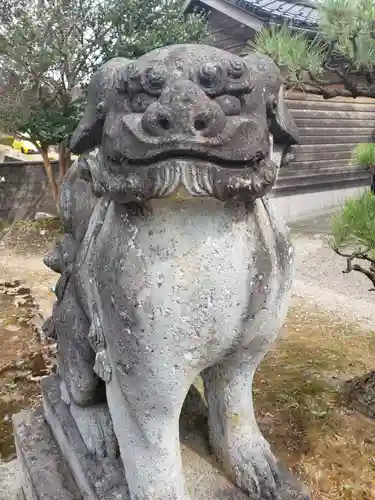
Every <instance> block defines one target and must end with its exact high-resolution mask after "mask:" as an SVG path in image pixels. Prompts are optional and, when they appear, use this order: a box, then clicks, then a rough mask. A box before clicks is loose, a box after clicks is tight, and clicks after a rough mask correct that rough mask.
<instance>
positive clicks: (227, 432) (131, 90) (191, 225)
mask: <svg viewBox="0 0 375 500" xmlns="http://www.w3.org/2000/svg"><path fill="white" fill-rule="evenodd" d="M283 95H284V94H283V87H282V79H281V76H280V72H279V70H278V68H277V67H276V66H275V64H274V63H273V62H272V61H271V60H269V59H268V58H266V57H262V56H258V55H255V54H250V55H248V56H247V57H245V58H240V57H237V56H235V55H232V54H230V53H228V52H225V51H222V50H219V49H216V48H213V47H208V46H201V45H199V46H198V45H180V46H171V47H166V48H163V49H160V50H156V51H153V52H150V53H149V54H146V55H144V56H142V57H140V58H139V59H138V60H136V61H128V60H126V59H121V58H120V59H114V60H111V61H109V62H108V63H107V64H105V65H104V66H103V68H102V69H101V70H100V71H99V72H98V73H97V74H96V75H95V76H94V78H93V81H92V83H91V87H90V90H89V94H88V104H87V109H86V113H85V115H84V117H83V118H82V120H81V123H80V124H79V126H78V128H77V130H76V132H75V133H74V136H73V138H72V143H71V147H72V150H73V152H75V153H78V154H83V156H82V157H81V158H80V159H79V160H78V161H76V162H75V164H74V165H73V167H72V168H71V169H70V171H69V172H68V174H67V176H66V178H65V179H64V182H63V185H62V191H61V214H62V218H63V222H64V231H65V235H64V239H63V240H62V241H61V243H60V244H59V245H58V246H57V247H56V250H55V252H54V254H53V255H50V256H49V257H47V259H46V262H47V264H48V265H49V266H50V267H51V268H53V269H55V270H56V271H57V272H59V273H61V278H60V280H59V283H58V286H57V290H56V294H57V298H58V300H57V303H56V305H55V308H54V312H53V316H52V318H51V319H50V320H49V321H48V324H47V326H48V329H49V332H50V334H51V335H54V336H55V337H56V338H57V342H58V348H59V356H60V358H59V359H60V361H59V376H60V378H61V388H62V391H61V394H62V397H63V399H64V401H65V402H66V403H67V404H68V405H69V406H70V412H71V414H72V416H73V418H74V419H75V421H76V424H77V426H78V428H79V429H80V432H81V435H82V437H83V438H84V440H85V442H86V445H87V447H88V449H89V450H90V452H91V453H94V454H95V453H96V454H97V455H110V456H114V455H115V454H116V450H117V445H118V447H119V451H120V454H121V460H122V462H123V464H124V470H125V475H126V481H127V484H128V488H129V494H130V498H131V500H187V499H188V498H189V494H188V491H187V488H186V486H185V480H184V472H183V467H182V461H181V454H180V442H179V417H180V412H181V408H182V405H183V403H184V400H185V398H186V395H187V393H188V391H189V388H190V386H191V384H192V383H193V382H194V380H195V379H196V377H197V376H199V375H201V376H202V378H203V382H204V394H205V399H206V402H207V407H208V427H209V440H210V445H211V447H212V450H213V453H214V454H215V455H216V457H217V459H218V462H219V463H220V465H221V467H222V468H223V470H224V471H225V474H226V475H227V476H228V477H229V478H230V479H231V480H232V482H233V483H234V484H235V485H237V486H238V487H239V488H240V489H241V490H242V491H243V492H245V493H246V494H247V495H249V496H250V498H252V499H268V500H269V499H277V498H279V496H280V495H281V492H282V488H283V487H282V475H281V474H280V470H279V466H278V464H277V461H276V459H275V457H274V455H273V453H272V451H271V449H270V446H269V444H268V442H267V441H266V440H265V438H264V437H263V436H262V434H261V432H260V430H259V428H258V425H257V423H256V418H255V414H254V405H253V400H252V381H253V376H254V372H255V370H256V368H257V367H258V365H259V363H260V362H261V360H262V358H263V357H264V355H265V354H266V353H267V351H268V350H269V348H270V346H271V344H272V342H273V341H274V340H275V338H276V337H277V335H278V332H279V329H280V327H281V325H282V323H283V321H284V318H285V314H286V310H287V303H288V299H289V292H290V285H291V274H292V268H293V248H292V246H291V244H290V242H289V236H288V232H287V229H286V227H285V226H284V223H283V221H282V220H281V218H280V217H279V216H278V215H277V213H275V212H274V210H273V208H272V206H271V204H270V202H269V201H268V200H267V198H266V195H267V193H268V192H269V191H270V190H271V189H272V186H273V185H274V183H275V180H276V177H277V172H278V168H279V166H280V162H281V158H282V154H283V151H284V150H285V149H286V148H287V147H289V146H290V145H292V144H295V143H296V142H297V140H298V138H297V132H296V127H295V124H294V122H293V120H292V118H291V116H290V114H289V112H288V110H287V108H286V106H285V104H284V99H283ZM90 151H91V152H90ZM100 403H101V405H100ZM98 405H99V406H98ZM192 500H194V499H192Z"/></svg>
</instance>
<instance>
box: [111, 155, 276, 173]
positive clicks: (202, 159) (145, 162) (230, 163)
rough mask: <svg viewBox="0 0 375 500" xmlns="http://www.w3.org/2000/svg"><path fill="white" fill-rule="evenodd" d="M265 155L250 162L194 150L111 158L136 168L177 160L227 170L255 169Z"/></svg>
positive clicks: (257, 156)
mask: <svg viewBox="0 0 375 500" xmlns="http://www.w3.org/2000/svg"><path fill="white" fill-rule="evenodd" d="M265 158H266V155H265V154H264V152H263V151H258V152H257V153H256V154H255V155H254V156H253V157H252V158H251V159H250V160H233V159H230V158H222V157H220V156H217V155H212V154H209V153H203V152H199V151H194V150H186V151H163V152H161V153H158V154H156V155H153V156H151V157H148V158H126V157H125V156H117V157H114V158H113V161H114V163H118V164H124V163H127V164H128V165H134V166H138V167H148V166H150V165H156V164H158V163H162V162H167V161H169V160H179V161H181V162H183V161H186V162H192V161H194V162H197V163H198V164H199V163H210V164H212V165H215V166H217V167H222V168H228V169H249V168H250V169H256V168H257V166H258V165H259V163H260V161H262V160H264V159H265Z"/></svg>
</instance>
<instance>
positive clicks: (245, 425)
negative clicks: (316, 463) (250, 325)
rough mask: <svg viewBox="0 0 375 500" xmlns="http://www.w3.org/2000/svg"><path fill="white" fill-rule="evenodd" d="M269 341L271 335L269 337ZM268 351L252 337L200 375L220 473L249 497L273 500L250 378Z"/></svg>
mask: <svg viewBox="0 0 375 500" xmlns="http://www.w3.org/2000/svg"><path fill="white" fill-rule="evenodd" d="M272 337H273V336H272ZM268 349H269V341H267V338H266V339H264V337H263V338H262V336H259V337H257V338H256V339H255V340H254V341H253V342H252V343H251V344H250V345H249V346H247V347H244V348H240V349H238V350H237V351H236V352H234V353H233V354H232V355H231V356H228V357H226V358H225V359H224V360H223V361H221V362H220V363H219V364H217V365H215V366H213V367H211V368H209V369H207V370H206V371H205V372H204V373H203V374H202V377H203V381H204V386H205V394H206V399H207V403H208V408H209V432H210V444H211V446H212V448H213V450H214V452H215V454H216V456H217V458H218V459H219V461H220V462H221V464H222V466H223V468H224V470H225V471H226V472H227V473H228V474H229V476H230V477H231V478H232V480H233V481H234V483H235V484H237V486H239V487H240V488H241V489H242V490H244V491H245V492H246V493H248V494H249V495H250V496H251V498H253V496H255V498H264V499H267V500H268V499H269V500H271V499H272V500H274V499H277V498H278V493H277V492H278V488H279V483H280V479H279V476H280V474H279V470H278V467H277V463H276V459H275V457H274V455H273V453H272V451H271V449H270V446H269V444H268V442H267V441H266V439H265V438H264V437H263V436H262V434H261V432H260V430H259V428H258V425H257V423H256V418H255V413H254V405H253V398H252V383H253V377H254V373H255V371H256V369H257V367H258V365H259V363H260V361H261V360H262V358H263V356H264V355H265V353H266V352H267V351H268Z"/></svg>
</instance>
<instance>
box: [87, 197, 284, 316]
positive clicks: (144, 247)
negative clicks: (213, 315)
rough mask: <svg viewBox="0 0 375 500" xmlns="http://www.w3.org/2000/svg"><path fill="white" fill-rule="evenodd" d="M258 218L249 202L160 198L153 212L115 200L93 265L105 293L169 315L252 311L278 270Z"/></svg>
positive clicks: (96, 246) (93, 251)
mask: <svg viewBox="0 0 375 500" xmlns="http://www.w3.org/2000/svg"><path fill="white" fill-rule="evenodd" d="M258 223H259V221H258V220H257V218H256V217H255V215H254V214H253V213H249V212H248V210H247V209H246V207H245V206H244V205H243V204H238V205H235V204H232V205H229V206H228V205H224V204H223V203H222V202H218V201H216V200H214V199H197V200H192V201H189V202H185V203H182V202H181V203H179V202H174V203H172V202H170V203H168V202H166V201H162V200H160V201H155V202H153V204H152V206H151V209H150V211H149V212H147V213H146V214H134V213H132V212H129V210H127V209H125V207H121V206H119V205H115V204H111V205H110V207H109V209H108V212H107V215H106V217H105V220H104V224H103V226H102V229H101V231H100V233H99V234H98V236H97V238H96V242H95V244H94V245H93V246H92V249H91V255H90V256H89V260H90V261H91V265H90V267H91V268H92V269H95V270H96V271H95V272H96V273H97V274H96V277H95V281H96V282H97V284H98V288H99V290H100V291H101V294H103V296H104V297H110V296H115V298H116V301H118V300H119V297H122V298H123V300H127V301H131V302H132V304H136V305H139V306H140V307H144V308H145V310H147V309H150V308H151V309H153V310H154V309H155V308H158V307H159V308H160V309H161V310H162V313H163V314H169V313H171V309H172V308H174V310H175V313H176V314H177V313H179V314H181V315H184V314H185V313H186V314H189V315H190V316H191V314H192V311H193V310H198V309H199V310H202V309H203V308H206V309H212V310H216V311H217V314H218V315H220V311H222V310H223V309H225V310H227V309H228V308H232V311H233V312H235V310H236V309H240V310H241V311H242V312H243V310H244V309H246V307H247V304H248V302H249V300H250V295H252V294H253V293H255V292H256V293H258V295H259V297H260V298H259V300H260V301H262V300H263V299H264V300H265V299H266V296H267V295H268V294H269V291H270V288H271V286H272V280H273V277H274V275H275V273H277V269H276V262H275V258H274V249H272V248H269V246H270V245H269V244H268V242H267V241H266V240H265V239H264V235H263V233H262V231H260V229H259V224H258Z"/></svg>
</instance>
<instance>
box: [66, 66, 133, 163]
mask: <svg viewBox="0 0 375 500" xmlns="http://www.w3.org/2000/svg"><path fill="white" fill-rule="evenodd" d="M129 62H130V61H129V59H125V58H122V57H116V58H114V59H111V60H110V61H108V62H106V63H105V64H104V65H103V66H102V67H101V68H100V69H99V70H98V71H97V72H96V73H95V74H94V76H93V77H92V80H91V82H90V86H89V88H88V92H87V104H86V109H85V112H84V114H83V117H82V118H81V120H80V122H79V124H78V126H77V128H76V129H75V131H74V132H73V135H72V137H71V140H70V150H71V151H72V152H73V153H74V154H82V153H83V152H85V151H90V150H92V149H94V148H95V147H97V146H99V144H100V143H101V138H102V132H103V124H104V120H105V113H106V110H105V103H106V101H107V100H108V98H109V95H110V94H111V92H113V91H115V90H116V88H117V87H118V86H119V85H121V82H122V81H123V79H124V76H125V70H126V67H127V65H128V64H129Z"/></svg>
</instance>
